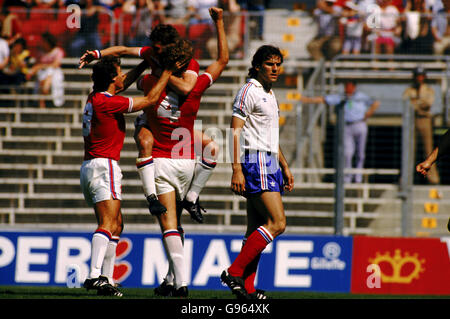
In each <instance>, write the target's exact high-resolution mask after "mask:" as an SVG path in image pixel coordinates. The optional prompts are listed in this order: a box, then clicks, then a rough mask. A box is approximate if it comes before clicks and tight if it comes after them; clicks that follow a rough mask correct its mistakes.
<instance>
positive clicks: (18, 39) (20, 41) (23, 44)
mask: <svg viewBox="0 0 450 319" xmlns="http://www.w3.org/2000/svg"><path fill="white" fill-rule="evenodd" d="M16 44H21V45H22V48H23V49H24V50H25V49H26V48H27V41H25V39H24V38H17V39H16V41H14V42H13V44H12V46H15V45H16Z"/></svg>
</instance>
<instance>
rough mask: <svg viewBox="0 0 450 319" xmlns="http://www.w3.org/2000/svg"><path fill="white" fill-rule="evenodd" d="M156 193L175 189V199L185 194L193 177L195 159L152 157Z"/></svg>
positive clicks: (180, 198) (179, 198) (181, 198)
mask: <svg viewBox="0 0 450 319" xmlns="http://www.w3.org/2000/svg"><path fill="white" fill-rule="evenodd" d="M153 162H154V163H155V186H156V193H157V195H161V194H165V193H169V192H172V191H175V194H176V198H177V200H183V199H184V197H185V196H186V194H187V192H188V190H189V186H190V185H191V182H192V178H193V177H194V168H195V160H193V159H172V158H163V157H159V158H154V159H153Z"/></svg>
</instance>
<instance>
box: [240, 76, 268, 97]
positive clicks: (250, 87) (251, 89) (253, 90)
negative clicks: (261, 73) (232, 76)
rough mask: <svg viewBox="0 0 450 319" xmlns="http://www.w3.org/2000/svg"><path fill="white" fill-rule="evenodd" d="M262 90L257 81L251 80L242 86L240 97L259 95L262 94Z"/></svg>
mask: <svg viewBox="0 0 450 319" xmlns="http://www.w3.org/2000/svg"><path fill="white" fill-rule="evenodd" d="M261 88H262V85H261V84H260V83H259V82H258V81H257V80H255V79H249V80H248V81H247V82H246V83H244V84H243V85H241V87H240V89H239V92H238V94H239V95H244V94H245V95H246V96H248V95H252V94H256V95H258V94H259V93H260V89H261Z"/></svg>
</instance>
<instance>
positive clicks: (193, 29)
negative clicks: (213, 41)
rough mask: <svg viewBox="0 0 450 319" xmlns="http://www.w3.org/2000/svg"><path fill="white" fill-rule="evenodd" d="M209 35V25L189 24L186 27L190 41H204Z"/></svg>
mask: <svg viewBox="0 0 450 319" xmlns="http://www.w3.org/2000/svg"><path fill="white" fill-rule="evenodd" d="M211 35H212V32H211V25H210V24H208V23H198V24H191V25H189V27H188V38H189V40H191V41H199V40H205V41H206V40H207V39H208V38H209V37H210V36H211Z"/></svg>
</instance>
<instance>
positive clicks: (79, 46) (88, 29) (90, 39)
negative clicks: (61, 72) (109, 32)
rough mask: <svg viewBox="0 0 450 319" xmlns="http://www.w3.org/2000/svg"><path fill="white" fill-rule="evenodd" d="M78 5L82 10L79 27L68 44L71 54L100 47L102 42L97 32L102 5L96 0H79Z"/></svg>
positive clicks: (74, 54)
mask: <svg viewBox="0 0 450 319" xmlns="http://www.w3.org/2000/svg"><path fill="white" fill-rule="evenodd" d="M80 7H81V9H82V10H83V11H82V15H81V18H80V24H81V25H80V29H79V30H78V33H77V34H76V35H75V37H74V39H73V40H72V43H71V44H70V48H69V53H70V55H71V56H80V55H82V54H83V53H84V52H85V51H86V50H88V49H90V48H102V47H103V46H102V42H101V40H100V35H99V33H98V24H99V14H100V13H101V12H102V10H103V7H101V6H99V5H98V2H97V0H81V1H80Z"/></svg>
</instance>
